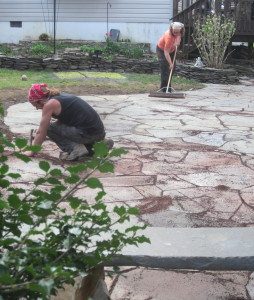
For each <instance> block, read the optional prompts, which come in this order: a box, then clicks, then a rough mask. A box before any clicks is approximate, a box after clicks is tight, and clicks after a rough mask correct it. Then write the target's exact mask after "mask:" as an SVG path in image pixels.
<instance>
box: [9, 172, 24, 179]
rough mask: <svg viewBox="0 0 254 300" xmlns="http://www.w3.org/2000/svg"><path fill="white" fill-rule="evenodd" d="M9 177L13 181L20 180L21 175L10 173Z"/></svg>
mask: <svg viewBox="0 0 254 300" xmlns="http://www.w3.org/2000/svg"><path fill="white" fill-rule="evenodd" d="M7 176H9V177H11V178H13V179H17V178H20V177H21V175H20V174H18V173H8V174H7Z"/></svg>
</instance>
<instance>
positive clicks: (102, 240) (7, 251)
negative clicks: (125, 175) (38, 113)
mask: <svg viewBox="0 0 254 300" xmlns="http://www.w3.org/2000/svg"><path fill="white" fill-rule="evenodd" d="M1 112H2V110H1ZM6 148H8V150H9V152H8V153H9V154H8V155H7V154H6V153H7V152H6ZM39 148H40V147H38V146H36V147H35V146H32V147H30V146H28V145H27V141H26V140H25V139H22V138H17V139H16V140H15V141H12V142H10V141H9V140H8V139H7V138H6V137H5V136H4V135H3V134H1V135H0V187H1V192H0V249H1V251H0V299H5V300H10V299H11V300H15V299H20V298H22V297H23V298H22V299H49V297H50V295H54V294H55V293H56V290H57V288H61V287H63V285H64V284H74V278H75V277H76V276H79V275H81V276H84V275H85V274H86V273H87V272H88V271H89V270H90V269H92V268H93V267H95V266H98V265H100V264H101V263H103V262H105V261H106V260H109V259H110V258H111V257H112V256H114V255H115V254H116V253H118V252H119V251H120V250H121V249H122V248H123V247H124V246H125V245H128V244H133V245H137V244H139V243H144V242H149V240H148V239H147V238H146V237H144V236H142V235H141V236H138V235H137V231H138V230H140V229H142V228H144V226H143V225H141V226H132V227H129V228H128V227H126V226H124V227H125V229H122V230H120V229H119V227H117V226H116V225H117V224H122V223H125V222H126V221H128V220H129V219H130V216H132V215H136V214H137V213H138V211H137V209H136V208H129V207H125V206H115V207H114V209H113V212H114V215H113V214H112V212H110V211H109V209H108V208H107V206H106V205H105V204H104V203H103V200H102V199H103V197H104V196H105V191H104V188H103V186H102V184H101V182H100V180H99V179H98V178H96V177H94V176H93V172H94V171H96V170H99V171H100V172H102V173H106V172H113V169H114V166H113V164H112V162H111V161H110V159H111V158H113V157H116V156H120V155H121V154H122V153H124V152H125V151H124V150H123V149H113V150H111V151H110V152H109V151H108V150H107V147H106V145H105V144H103V143H98V144H96V145H95V156H94V158H93V159H91V160H90V161H87V162H85V163H80V164H76V165H70V166H67V167H66V168H64V169H63V168H56V167H53V166H51V165H50V164H49V163H48V162H47V161H40V162H39V168H40V169H41V170H42V171H43V173H44V174H43V175H42V176H38V178H36V179H35V180H34V181H33V182H32V183H28V182H25V180H24V179H22V175H21V174H19V173H17V172H13V171H12V167H11V164H9V162H8V161H9V158H10V157H12V156H15V157H16V158H18V159H20V160H21V161H23V162H25V163H27V162H29V161H30V160H31V159H30V158H29V157H27V156H25V155H24V154H23V153H22V152H23V151H27V150H33V151H39ZM10 149H11V151H12V152H11V151H10ZM18 180H19V181H21V182H22V185H20V184H19V182H18ZM81 187H87V188H90V189H93V190H94V191H96V196H95V200H94V202H93V203H92V204H89V203H88V202H87V201H86V199H85V195H84V196H83V197H79V196H77V195H76V194H75V192H76V191H77V189H79V188H81ZM1 296H2V298H1Z"/></svg>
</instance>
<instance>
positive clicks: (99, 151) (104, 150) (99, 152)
mask: <svg viewBox="0 0 254 300" xmlns="http://www.w3.org/2000/svg"><path fill="white" fill-rule="evenodd" d="M107 155H108V147H107V145H106V144H105V143H104V142H98V143H96V144H95V145H94V156H95V157H105V156H107Z"/></svg>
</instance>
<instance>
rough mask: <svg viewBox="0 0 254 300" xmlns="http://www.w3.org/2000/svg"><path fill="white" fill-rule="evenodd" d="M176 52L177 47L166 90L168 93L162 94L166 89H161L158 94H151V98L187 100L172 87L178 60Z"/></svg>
mask: <svg viewBox="0 0 254 300" xmlns="http://www.w3.org/2000/svg"><path fill="white" fill-rule="evenodd" d="M176 52H177V47H176V49H175V53H174V57H173V68H171V70H170V73H169V78H168V84H167V88H166V92H162V90H163V89H164V88H161V89H159V90H158V91H157V92H151V93H150V94H149V97H159V98H185V94H184V93H178V92H176V91H175V90H174V89H173V88H172V87H171V80H172V76H173V69H174V65H175V60H176Z"/></svg>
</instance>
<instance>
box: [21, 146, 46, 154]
mask: <svg viewBox="0 0 254 300" xmlns="http://www.w3.org/2000/svg"><path fill="white" fill-rule="evenodd" d="M41 149H42V146H40V145H32V146H26V148H25V149H24V150H25V151H32V152H35V153H38V152H40V151H41Z"/></svg>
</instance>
